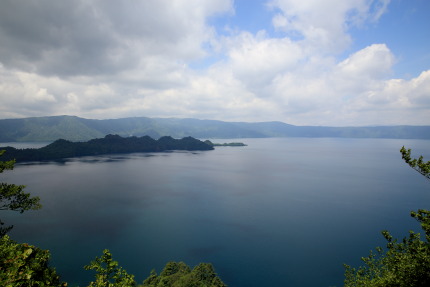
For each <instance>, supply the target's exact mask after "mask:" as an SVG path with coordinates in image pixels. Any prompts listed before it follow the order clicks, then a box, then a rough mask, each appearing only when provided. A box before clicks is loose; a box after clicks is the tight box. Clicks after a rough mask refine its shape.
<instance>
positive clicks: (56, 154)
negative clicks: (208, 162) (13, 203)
mask: <svg viewBox="0 0 430 287" xmlns="http://www.w3.org/2000/svg"><path fill="white" fill-rule="evenodd" d="M213 149H214V148H213V146H211V145H208V144H206V143H204V142H202V141H200V140H198V139H195V138H193V137H185V138H182V139H174V138H172V137H170V136H164V137H161V138H159V139H158V140H155V139H153V138H151V137H149V136H142V137H134V136H133V137H128V138H124V137H121V136H118V135H107V136H105V137H104V138H98V139H93V140H90V141H87V142H71V141H68V140H64V139H59V140H56V141H54V142H53V143H51V144H49V145H47V146H44V147H42V148H38V149H34V148H27V149H16V148H13V147H2V148H0V150H5V151H6V153H5V155H4V158H5V160H12V159H15V160H16V161H17V162H25V161H47V160H59V159H64V158H72V157H80V156H95V155H105V154H121V153H122V154H123V153H135V152H162V151H169V150H187V151H197V150H213Z"/></svg>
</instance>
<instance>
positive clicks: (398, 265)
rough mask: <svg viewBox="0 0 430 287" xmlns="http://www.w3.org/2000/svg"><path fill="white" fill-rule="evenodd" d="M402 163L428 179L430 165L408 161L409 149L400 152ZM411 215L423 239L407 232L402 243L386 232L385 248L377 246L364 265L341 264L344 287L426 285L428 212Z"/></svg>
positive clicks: (429, 249)
mask: <svg viewBox="0 0 430 287" xmlns="http://www.w3.org/2000/svg"><path fill="white" fill-rule="evenodd" d="M400 152H401V154H402V158H403V160H404V161H405V162H406V163H407V164H409V165H410V166H411V167H412V168H413V169H415V170H416V171H418V172H419V173H421V174H422V175H424V176H425V177H426V178H429V171H430V162H427V163H426V162H424V160H423V157H422V156H420V157H419V159H413V158H411V150H410V149H408V150H407V149H405V147H402V148H401V149H400ZM411 216H412V217H413V218H415V219H416V220H417V221H418V222H419V223H420V225H421V228H422V230H423V231H424V233H425V240H423V239H422V237H421V235H420V233H415V232H413V231H409V237H406V238H404V239H403V240H402V241H398V240H397V239H394V238H393V236H391V234H390V233H389V232H388V231H383V232H382V235H383V236H384V238H385V239H386V240H387V246H386V248H385V249H383V248H381V247H378V248H376V252H373V251H371V252H370V255H369V256H368V257H363V258H362V261H363V262H364V264H365V265H364V266H361V267H359V268H357V269H356V268H352V267H351V266H348V265H345V281H344V283H345V287H360V286H363V287H364V286H372V287H373V286H376V287H419V286H422V287H425V286H430V211H428V210H424V209H420V210H418V211H417V212H414V211H412V212H411Z"/></svg>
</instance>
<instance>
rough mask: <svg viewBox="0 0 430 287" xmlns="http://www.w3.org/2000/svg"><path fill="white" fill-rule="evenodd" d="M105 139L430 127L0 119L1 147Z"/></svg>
mask: <svg viewBox="0 0 430 287" xmlns="http://www.w3.org/2000/svg"><path fill="white" fill-rule="evenodd" d="M107 134H118V135H120V136H124V137H128V136H143V135H149V136H151V137H152V138H155V139H157V138H160V137H162V136H166V135H170V136H172V137H174V138H183V137H187V136H192V137H195V138H202V139H208V138H258V137H349V138H403V139H430V126H379V127H320V126H294V125H289V124H286V123H282V122H258V123H244V122H223V121H215V120H198V119H175V118H169V119H167V118H163V119H162V118H146V117H135V118H122V119H110V120H92V119H84V118H79V117H74V116H55V117H36V118H23V119H3V120H0V142H15V141H18V142H23V141H29V142H34V141H46V142H52V141H54V140H56V139H59V138H62V139H65V140H71V141H87V140H90V139H94V138H100V137H104V136H105V135H107Z"/></svg>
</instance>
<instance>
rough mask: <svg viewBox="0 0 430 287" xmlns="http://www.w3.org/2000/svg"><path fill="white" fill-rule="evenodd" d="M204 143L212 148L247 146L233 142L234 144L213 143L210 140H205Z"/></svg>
mask: <svg viewBox="0 0 430 287" xmlns="http://www.w3.org/2000/svg"><path fill="white" fill-rule="evenodd" d="M204 143H206V144H208V145H210V146H246V144H244V143H240V142H232V143H222V144H221V143H213V142H211V141H210V140H205V141H204Z"/></svg>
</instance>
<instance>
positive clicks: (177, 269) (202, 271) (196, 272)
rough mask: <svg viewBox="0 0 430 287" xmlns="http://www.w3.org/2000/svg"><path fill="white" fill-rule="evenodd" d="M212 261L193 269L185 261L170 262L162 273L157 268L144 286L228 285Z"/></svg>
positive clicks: (201, 286) (192, 286)
mask: <svg viewBox="0 0 430 287" xmlns="http://www.w3.org/2000/svg"><path fill="white" fill-rule="evenodd" d="M226 286H227V285H225V284H224V282H222V280H221V279H220V278H219V277H218V275H217V274H216V273H215V269H214V268H213V266H212V264H210V263H200V264H199V265H197V266H196V267H194V269H192V270H191V268H190V267H188V265H186V264H185V263H184V262H168V263H167V264H166V266H165V267H164V269H163V271H162V272H161V273H160V275H158V276H157V273H156V272H155V270H152V271H151V274H150V275H149V277H148V278H146V279H145V281H144V282H143V285H142V287H226Z"/></svg>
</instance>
